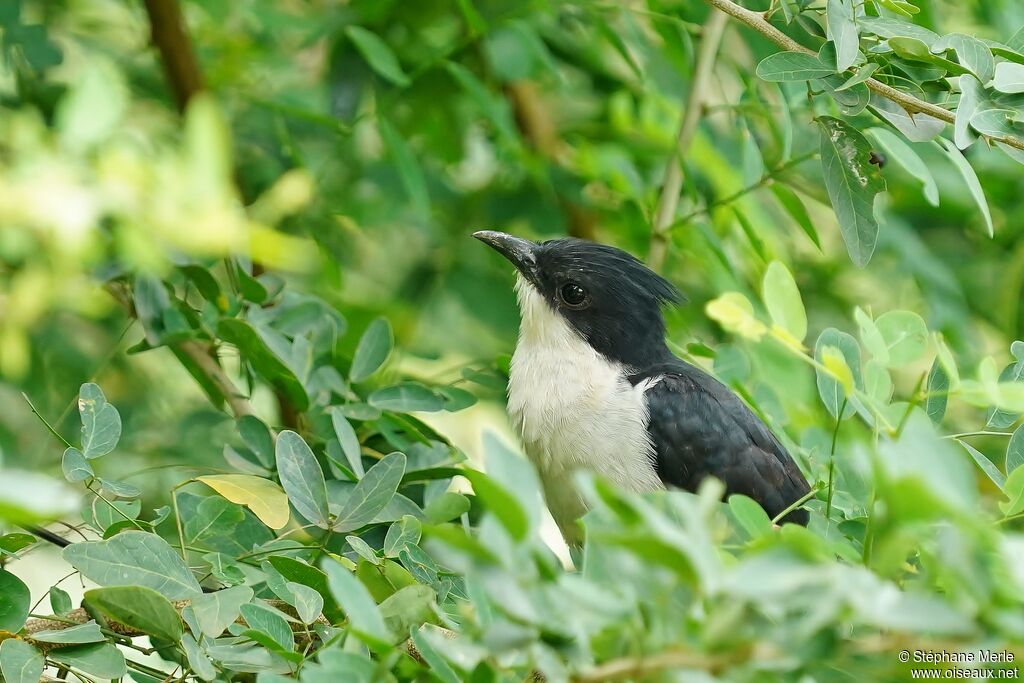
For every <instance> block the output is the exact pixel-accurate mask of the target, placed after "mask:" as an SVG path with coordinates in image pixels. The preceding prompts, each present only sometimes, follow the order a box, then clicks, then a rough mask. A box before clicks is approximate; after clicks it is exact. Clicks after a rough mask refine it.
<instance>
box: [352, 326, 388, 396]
mask: <svg viewBox="0 0 1024 683" xmlns="http://www.w3.org/2000/svg"><path fill="white" fill-rule="evenodd" d="M393 345H394V335H393V334H392V332H391V323H389V322H388V320H387V318H377V319H376V320H374V321H373V322H372V323H370V325H369V327H367V328H366V331H365V332H363V336H362V337H360V338H359V344H358V345H357V346H356V352H355V356H353V358H352V368H351V369H350V370H349V373H348V374H349V379H350V380H352V381H353V382H362V381H364V380H366V379H368V378H369V377H370V376H371V375H373V373H375V372H377V370H379V369H380V367H381V366H382V365H384V363H385V361H387V359H388V356H389V355H391V347H392V346H393Z"/></svg>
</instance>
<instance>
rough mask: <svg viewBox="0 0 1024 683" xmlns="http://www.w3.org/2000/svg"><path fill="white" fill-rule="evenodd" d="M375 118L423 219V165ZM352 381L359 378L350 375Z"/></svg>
mask: <svg viewBox="0 0 1024 683" xmlns="http://www.w3.org/2000/svg"><path fill="white" fill-rule="evenodd" d="M377 119H378V120H377V125H378V127H379V128H380V136H381V138H382V139H383V140H384V144H385V145H387V148H388V153H389V154H390V155H391V159H392V161H394V163H395V167H396V169H397V170H398V177H399V178H400V179H401V181H402V185H403V187H405V192H406V194H408V195H409V200H410V201H411V202H412V206H413V208H414V209H415V210H416V214H417V215H418V216H419V217H420V218H421V219H423V220H427V219H429V217H430V193H429V192H428V190H427V179H426V176H425V174H424V173H423V166H422V165H421V164H420V162H419V160H418V159H417V158H416V155H415V153H414V152H413V151H412V149H411V148H410V147H409V145H408V144H407V143H406V141H405V139H404V138H403V137H402V135H401V134H400V133H399V132H398V131H397V130H396V129H395V127H394V126H393V125H391V123H390V122H389V121H388V120H387V119H385V118H384V117H383V116H381V115H378V116H377ZM388 332H389V333H390V328H388ZM352 381H353V382H358V381H360V380H357V379H355V377H352Z"/></svg>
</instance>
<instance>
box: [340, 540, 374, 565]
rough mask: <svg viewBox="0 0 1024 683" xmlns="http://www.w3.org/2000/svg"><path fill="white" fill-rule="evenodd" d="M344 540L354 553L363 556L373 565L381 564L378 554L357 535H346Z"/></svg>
mask: <svg viewBox="0 0 1024 683" xmlns="http://www.w3.org/2000/svg"><path fill="white" fill-rule="evenodd" d="M345 541H346V542H347V543H348V545H349V547H350V548H352V550H354V551H355V553H356V555H358V556H359V557H361V558H363V559H364V560H366V561H367V562H370V563H371V564H375V565H381V564H383V562H381V559H380V556H379V555H377V551H376V550H374V549H373V548H371V547H370V544H369V543H367V542H366V541H364V540H363V539H361V538H359V537H358V536H351V535H350V536H346V537H345Z"/></svg>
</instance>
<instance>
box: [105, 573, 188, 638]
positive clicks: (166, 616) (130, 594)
mask: <svg viewBox="0 0 1024 683" xmlns="http://www.w3.org/2000/svg"><path fill="white" fill-rule="evenodd" d="M85 599H86V600H87V601H88V602H89V604H90V605H92V606H93V607H94V608H95V609H97V610H99V612H100V613H101V614H103V615H104V616H105V617H107V618H108V619H110V620H113V621H116V622H118V623H121V624H124V625H125V626H130V627H132V628H136V629H138V630H140V631H142V632H143V633H145V634H147V635H150V636H155V637H157V638H160V639H162V640H168V641H170V642H172V643H176V642H178V640H180V639H181V634H182V633H183V630H182V625H181V617H179V616H178V613H177V611H175V609H174V605H172V604H171V603H170V601H169V600H168V599H167V598H165V597H164V596H163V595H161V594H159V593H157V592H156V591H154V590H153V589H151V588H144V587H142V586H115V587H111V588H95V589H93V590H90V591H86V593H85Z"/></svg>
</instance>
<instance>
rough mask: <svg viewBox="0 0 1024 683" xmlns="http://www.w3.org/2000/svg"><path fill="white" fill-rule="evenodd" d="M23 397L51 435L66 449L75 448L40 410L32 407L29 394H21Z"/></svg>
mask: <svg viewBox="0 0 1024 683" xmlns="http://www.w3.org/2000/svg"><path fill="white" fill-rule="evenodd" d="M21 396H22V398H24V399H25V403H27V404H28V407H29V408H31V409H32V412H33V413H34V414H35V416H36V417H38V418H39V419H40V420H41V421H42V423H43V424H44V425H46V428H47V429H49V430H50V433H51V434H53V435H54V436H55V437H57V439H58V440H59V441H60V442H61V443H62V444H64V447H65V448H74V446H72V445H71V442H70V441H68V440H67V439H65V438H64V437H63V436H61V435H60V433H59V432H58V431H57V430H56V429H54V428H53V425H51V424H50V423H49V422H47V421H46V418H45V417H43V416H42V414H41V413H40V412H39V411H38V410H36V407H35V406H34V405H32V399H30V398H29V397H28V394H26V393H25V392H24V391H23V392H21Z"/></svg>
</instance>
